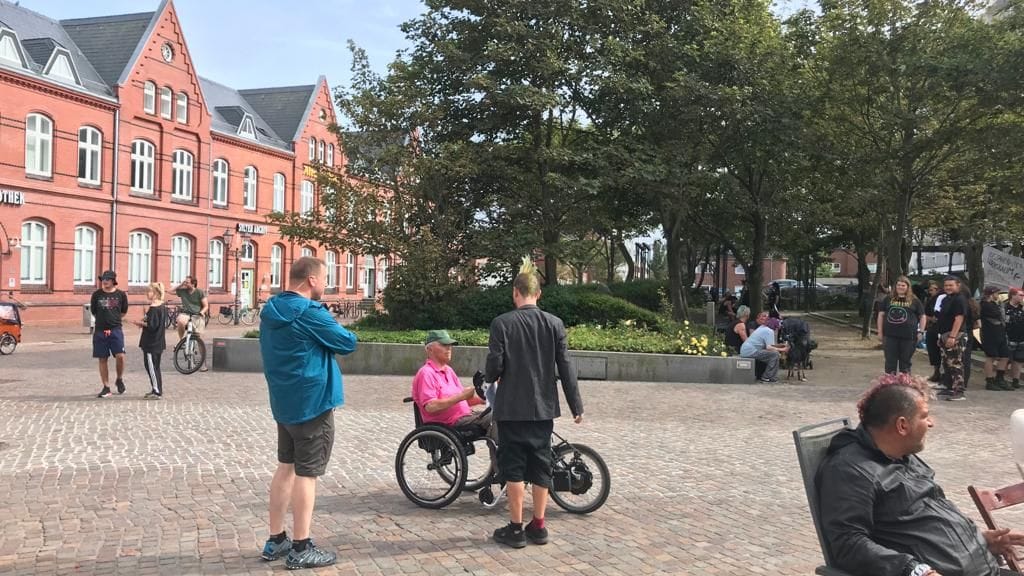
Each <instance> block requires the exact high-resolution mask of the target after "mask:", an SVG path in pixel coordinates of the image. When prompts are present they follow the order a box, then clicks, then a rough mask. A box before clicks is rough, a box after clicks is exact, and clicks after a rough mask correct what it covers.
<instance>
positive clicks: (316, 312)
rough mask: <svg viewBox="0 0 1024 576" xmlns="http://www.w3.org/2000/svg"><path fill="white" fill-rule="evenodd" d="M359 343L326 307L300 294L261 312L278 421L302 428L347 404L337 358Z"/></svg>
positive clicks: (278, 299)
mask: <svg viewBox="0 0 1024 576" xmlns="http://www.w3.org/2000/svg"><path fill="white" fill-rule="evenodd" d="M356 342H357V338H356V335H355V334H353V333H351V332H349V331H348V330H346V329H345V328H344V327H342V326H341V325H340V324H338V322H337V321H335V319H334V316H332V315H331V313H330V312H328V311H327V307H326V306H324V305H323V304H321V303H319V302H315V301H313V300H310V299H309V298H306V297H304V296H301V295H299V294H296V293H295V292H282V293H280V294H278V295H277V296H274V297H272V298H271V299H270V300H269V301H268V302H267V303H266V305H265V306H264V307H263V311H262V312H260V354H262V356H263V375H264V376H266V378H267V387H268V388H269V389H270V410H271V412H273V414H274V420H276V421H277V422H279V423H281V424H301V423H302V422H306V421H308V420H312V419H313V418H315V417H317V416H319V415H320V414H323V413H324V412H326V411H328V410H330V409H332V408H335V407H338V406H341V405H342V404H344V403H345V400H344V395H343V393H342V383H341V369H340V368H338V363H337V362H336V361H335V360H334V355H335V354H342V355H344V354H349V353H351V352H353V351H354V350H355V349H356Z"/></svg>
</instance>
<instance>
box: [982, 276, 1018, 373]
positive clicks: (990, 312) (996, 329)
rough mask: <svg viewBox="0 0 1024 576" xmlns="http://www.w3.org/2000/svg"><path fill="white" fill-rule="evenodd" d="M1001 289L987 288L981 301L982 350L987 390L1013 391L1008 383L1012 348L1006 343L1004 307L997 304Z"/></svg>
mask: <svg viewBox="0 0 1024 576" xmlns="http://www.w3.org/2000/svg"><path fill="white" fill-rule="evenodd" d="M998 295H999V288H998V287H996V286H986V287H985V291H984V292H983V293H982V296H983V299H982V301H981V349H982V350H984V351H985V390H1013V388H1012V387H1011V386H1010V385H1009V384H1007V382H1006V364H1007V363H1008V362H1009V358H1010V347H1009V346H1008V345H1007V343H1006V322H1005V321H1004V320H1003V307H1002V306H1000V305H999V303H998V302H996V296H998Z"/></svg>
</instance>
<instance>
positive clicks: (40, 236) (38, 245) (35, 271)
mask: <svg viewBox="0 0 1024 576" xmlns="http://www.w3.org/2000/svg"><path fill="white" fill-rule="evenodd" d="M49 239H50V227H49V226H48V225H47V224H46V223H45V222H42V221H39V220H26V221H24V222H22V224H21V245H20V249H21V283H22V284H23V285H31V286H45V285H46V282H47V276H48V275H47V273H46V272H47V270H46V261H47V257H48V256H49V251H50V247H49Z"/></svg>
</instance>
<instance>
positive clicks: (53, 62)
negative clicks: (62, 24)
mask: <svg viewBox="0 0 1024 576" xmlns="http://www.w3.org/2000/svg"><path fill="white" fill-rule="evenodd" d="M61 63H63V65H61ZM43 75H44V76H48V77H50V78H54V79H56V80H58V81H60V82H67V83H69V84H76V85H79V86H81V85H82V80H81V78H80V77H79V76H78V69H77V68H75V62H74V61H73V60H72V59H71V53H70V52H68V51H67V50H65V49H63V48H55V49H54V50H53V54H50V61H49V62H47V63H46V66H45V67H44V68H43Z"/></svg>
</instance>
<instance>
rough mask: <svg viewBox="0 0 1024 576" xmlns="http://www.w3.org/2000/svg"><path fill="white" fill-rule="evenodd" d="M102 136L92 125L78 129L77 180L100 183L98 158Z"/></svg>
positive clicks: (100, 154) (101, 146)
mask: <svg viewBox="0 0 1024 576" xmlns="http://www.w3.org/2000/svg"><path fill="white" fill-rule="evenodd" d="M102 152H103V136H102V135H100V131H99V130H97V129H95V128H93V127H92V126H82V127H81V128H79V129H78V180H79V181H81V182H85V183H87V184H99V183H100V167H101V166H102V164H100V158H102Z"/></svg>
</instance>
